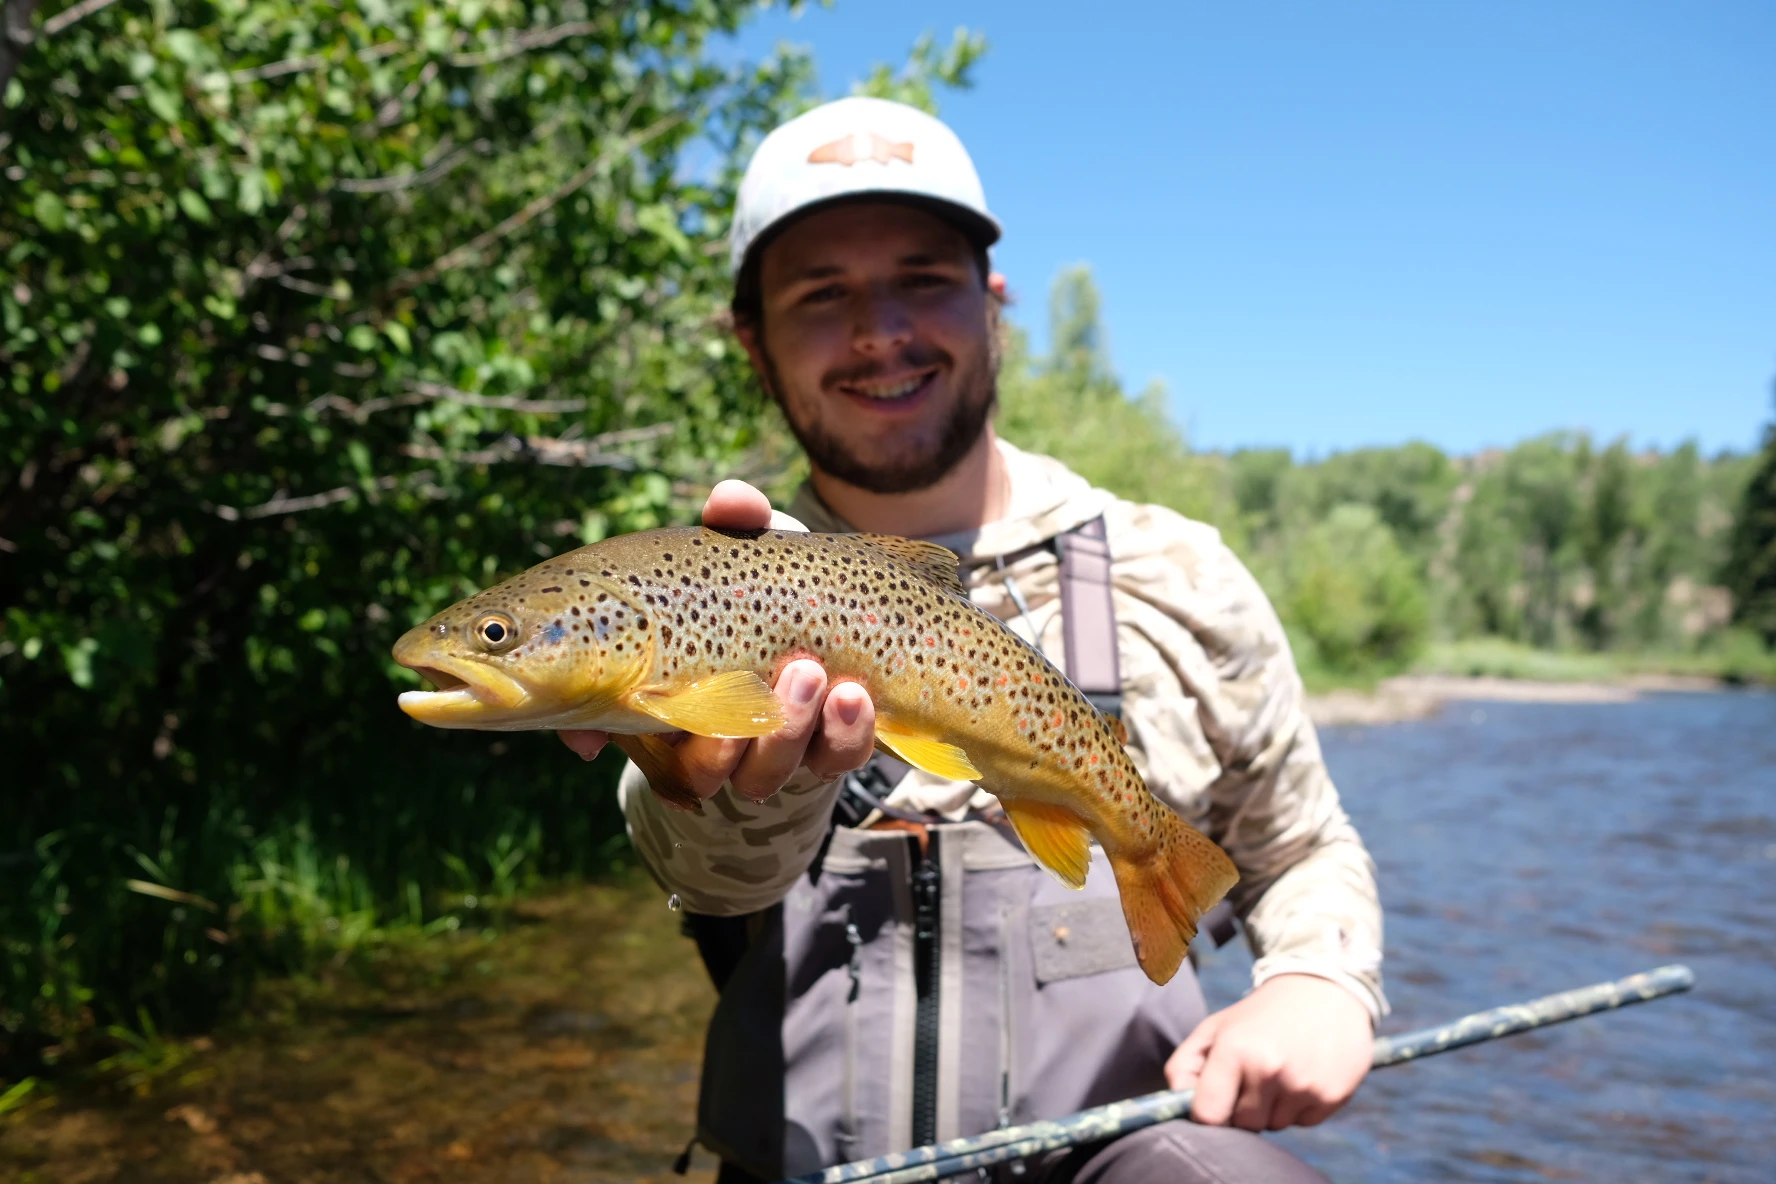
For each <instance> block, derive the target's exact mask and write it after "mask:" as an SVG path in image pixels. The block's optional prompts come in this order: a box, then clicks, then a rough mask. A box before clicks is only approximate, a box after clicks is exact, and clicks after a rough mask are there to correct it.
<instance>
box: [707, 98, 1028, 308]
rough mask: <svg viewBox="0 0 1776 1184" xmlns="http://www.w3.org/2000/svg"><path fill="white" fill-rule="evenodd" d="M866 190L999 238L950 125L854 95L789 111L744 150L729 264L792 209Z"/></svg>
mask: <svg viewBox="0 0 1776 1184" xmlns="http://www.w3.org/2000/svg"><path fill="white" fill-rule="evenodd" d="M873 194H881V195H885V196H889V197H898V198H901V199H907V200H912V201H915V202H919V203H921V204H926V203H929V204H931V205H934V206H937V207H940V208H939V209H938V210H937V211H936V212H938V213H939V214H940V215H941V216H943V217H945V218H948V219H949V220H950V221H953V222H955V223H956V224H957V226H958V227H959V228H960V229H962V230H963V232H964V233H966V234H967V235H968V236H969V238H971V239H973V240H974V241H975V242H976V243H978V244H980V245H981V246H983V247H985V246H991V245H992V244H993V243H995V242H997V241H998V239H999V220H998V219H997V218H995V217H993V215H992V214H991V213H989V212H988V210H987V195H986V193H985V192H984V191H983V190H982V189H981V182H980V174H978V173H976V172H975V171H974V162H973V161H972V160H970V159H969V158H968V150H967V149H966V148H964V147H962V141H961V140H959V139H957V138H956V133H955V132H953V131H951V130H950V129H949V128H947V127H945V126H944V125H943V124H942V123H941V122H939V121H938V120H936V119H934V118H933V117H931V116H929V115H927V114H925V112H923V111H921V110H919V109H918V108H917V107H909V106H907V105H906V104H905V103H895V102H890V101H889V100H887V99H870V98H862V97H854V98H849V99H839V100H837V101H835V102H831V103H826V104H823V105H821V106H819V107H816V108H814V109H813V110H812V111H809V112H807V113H806V114H803V115H798V116H796V118H794V119H792V120H790V121H789V122H788V123H786V124H784V125H783V126H782V127H780V128H778V129H777V130H776V131H774V132H772V133H771V134H770V135H768V136H766V137H765V141H764V143H762V144H760V145H759V146H758V151H757V152H754V153H753V154H752V161H751V163H749V164H748V165H747V166H746V176H745V177H744V178H743V179H742V180H741V182H740V196H739V198H738V200H737V201H736V202H735V203H734V227H733V230H732V231H731V233H730V234H729V239H728V250H729V258H730V261H731V262H732V263H733V267H734V271H735V273H736V274H738V273H739V271H740V269H741V268H742V267H743V266H744V265H745V263H746V258H747V254H748V253H749V252H750V251H751V250H752V249H753V248H754V247H755V246H758V245H759V243H760V242H761V240H764V239H766V238H768V237H769V236H771V235H772V234H774V233H775V232H776V231H778V230H781V229H782V228H783V227H784V226H785V225H787V224H788V222H789V220H790V219H791V218H793V217H794V216H796V215H800V214H803V213H807V212H809V211H810V210H812V209H813V208H815V207H817V206H822V205H826V204H828V203H830V202H839V201H845V200H849V199H852V198H856V197H862V196H867V195H873Z"/></svg>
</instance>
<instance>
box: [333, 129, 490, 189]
mask: <svg viewBox="0 0 1776 1184" xmlns="http://www.w3.org/2000/svg"><path fill="white" fill-rule="evenodd" d="M492 147H493V141H491V140H476V141H475V142H474V143H473V144H470V145H469V146H468V147H466V148H458V149H457V150H456V151H455V152H452V153H450V154H449V155H447V156H445V157H444V158H443V159H442V160H440V161H438V162H437V163H436V164H431V165H427V166H426V167H425V168H423V169H419V170H416V171H414V172H411V173H400V174H397V175H396V176H393V177H376V178H373V179H371V180H368V181H358V180H351V179H348V180H344V181H341V182H339V183H338V184H337V185H335V186H334V188H335V189H339V190H343V191H344V192H346V193H394V192H396V191H398V190H401V189H411V188H413V187H414V186H416V185H429V184H431V183H432V182H433V181H436V180H437V179H438V178H439V177H442V176H445V175H446V174H448V173H450V172H451V171H453V170H454V169H455V168H456V166H457V165H459V164H461V163H462V162H463V161H464V160H466V159H468V158H469V157H470V156H473V155H475V154H476V153H479V152H486V151H488V150H489V149H491V148H492Z"/></svg>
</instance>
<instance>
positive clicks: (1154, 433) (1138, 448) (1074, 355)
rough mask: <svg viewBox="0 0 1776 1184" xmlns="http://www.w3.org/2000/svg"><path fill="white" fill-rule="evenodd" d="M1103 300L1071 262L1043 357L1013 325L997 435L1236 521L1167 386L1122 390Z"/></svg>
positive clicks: (1214, 518)
mask: <svg viewBox="0 0 1776 1184" xmlns="http://www.w3.org/2000/svg"><path fill="white" fill-rule="evenodd" d="M1101 305H1102V300H1101V297H1100V296H1099V293H1098V289H1097V285H1096V284H1095V283H1094V282H1093V281H1092V278H1091V271H1090V269H1089V268H1086V267H1075V268H1070V269H1068V270H1066V271H1063V272H1062V273H1061V274H1060V275H1059V276H1057V277H1056V278H1055V281H1054V286H1053V289H1052V292H1051V294H1050V299H1049V341H1050V344H1051V349H1050V352H1049V354H1048V355H1047V356H1046V357H1043V358H1032V357H1030V354H1029V347H1028V344H1027V342H1026V339H1025V337H1024V335H1023V334H1022V333H1021V332H1019V331H1017V330H1016V329H1015V328H1009V329H1008V330H1007V339H1008V340H1007V347H1006V350H1005V357H1004V361H1003V364H1002V365H1001V368H1000V376H999V393H1000V411H999V418H998V421H997V426H998V429H999V431H1000V432H1001V433H1002V434H1003V435H1004V436H1005V438H1006V439H1008V440H1010V441H1011V442H1012V443H1014V444H1016V445H1018V446H1019V447H1023V448H1029V449H1032V450H1034V451H1036V452H1041V453H1045V454H1047V455H1049V456H1053V457H1055V458H1056V459H1058V460H1061V461H1063V462H1064V463H1066V464H1067V465H1069V466H1070V467H1071V468H1073V469H1074V471H1076V472H1077V473H1079V474H1080V475H1081V476H1083V477H1085V478H1086V479H1087V480H1089V481H1091V482H1092V483H1093V484H1095V485H1100V486H1102V487H1103V488H1105V489H1108V490H1111V491H1112V492H1114V493H1117V494H1120V495H1121V496H1123V497H1126V498H1129V499H1131V500H1133V501H1139V502H1152V503H1157V504H1160V505H1164V506H1169V507H1171V508H1172V509H1175V510H1177V511H1179V512H1180V513H1184V514H1188V515H1190V516H1192V517H1196V518H1200V519H1203V520H1205V521H1210V522H1214V523H1216V524H1217V525H1222V526H1224V527H1237V521H1236V518H1235V515H1234V513H1233V512H1232V506H1231V503H1230V502H1229V500H1228V499H1227V497H1226V495H1225V494H1224V493H1223V492H1222V490H1221V482H1220V479H1219V476H1218V474H1217V470H1216V465H1215V462H1214V461H1213V460H1212V459H1210V458H1206V457H1202V456H1199V455H1197V454H1194V453H1192V452H1191V451H1190V447H1189V444H1188V442H1187V441H1186V440H1185V438H1184V434H1183V433H1182V432H1181V431H1179V430H1178V427H1177V425H1176V424H1174V423H1173V422H1172V420H1171V417H1170V415H1169V414H1168V413H1167V411H1166V394H1165V388H1164V387H1163V386H1162V385H1160V384H1159V383H1153V384H1151V385H1149V386H1148V387H1147V389H1146V390H1144V391H1143V392H1141V394H1140V395H1138V396H1136V397H1134V398H1130V397H1129V396H1128V394H1127V393H1126V392H1125V391H1124V390H1123V387H1122V383H1121V382H1120V380H1118V379H1117V377H1116V375H1115V373H1114V372H1113V370H1112V368H1111V365H1110V359H1109V357H1108V355H1107V353H1106V352H1105V345H1104V340H1105V333H1104V327H1103V321H1102V315H1101Z"/></svg>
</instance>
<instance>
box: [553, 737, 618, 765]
mask: <svg viewBox="0 0 1776 1184" xmlns="http://www.w3.org/2000/svg"><path fill="white" fill-rule="evenodd" d="M555 734H556V735H557V736H559V737H561V742H562V743H563V744H565V745H567V746H568V747H569V748H571V749H573V750H574V751H575V752H577V753H579V754H580V759H581V760H583V761H589V760H591V759H592V758H593V757H595V756H597V755H598V754H599V752H601V751H602V750H603V749H604V745H605V742H606V741H608V740H609V739H610V737H609V736H607V735H606V734H605V733H603V732H592V731H584V730H579V731H572V732H556V733H555Z"/></svg>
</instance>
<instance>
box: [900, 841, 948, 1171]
mask: <svg viewBox="0 0 1776 1184" xmlns="http://www.w3.org/2000/svg"><path fill="white" fill-rule="evenodd" d="M927 833H928V835H929V838H928V840H927V842H928V844H929V846H928V849H926V850H924V851H921V850H920V847H919V838H918V836H916V835H909V836H908V837H907V841H908V843H910V844H911V846H912V852H913V857H914V859H915V860H916V861H917V862H916V863H915V864H914V868H913V884H912V888H913V987H914V994H915V997H916V999H917V1004H916V1006H915V1009H914V1012H913V1132H912V1133H913V1146H915V1147H924V1146H926V1145H927V1144H930V1143H935V1142H937V1037H938V984H939V983H940V982H941V981H942V976H941V971H942V967H941V966H940V965H939V963H940V961H941V953H940V951H941V949H942V946H941V944H940V942H939V940H938V938H939V933H938V929H939V917H940V916H941V913H940V909H941V906H942V900H943V873H942V872H941V871H940V870H939V868H938V862H937V843H938V837H937V832H936V830H931V831H929V832H927Z"/></svg>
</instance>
